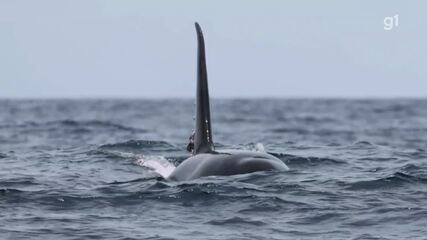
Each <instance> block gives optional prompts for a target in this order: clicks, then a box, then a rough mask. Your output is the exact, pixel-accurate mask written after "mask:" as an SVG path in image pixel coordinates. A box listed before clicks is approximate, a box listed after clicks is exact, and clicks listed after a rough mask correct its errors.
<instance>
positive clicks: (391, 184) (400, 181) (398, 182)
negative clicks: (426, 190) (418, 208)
mask: <svg viewBox="0 0 427 240" xmlns="http://www.w3.org/2000/svg"><path fill="white" fill-rule="evenodd" d="M416 183H421V184H427V179H426V178H422V177H418V176H414V175H410V174H406V173H403V172H395V173H393V174H392V175H391V176H388V177H383V178H379V179H375V180H366V181H358V182H353V183H350V184H347V187H345V189H346V190H353V191H360V190H377V189H389V188H396V187H402V186H406V185H407V184H416Z"/></svg>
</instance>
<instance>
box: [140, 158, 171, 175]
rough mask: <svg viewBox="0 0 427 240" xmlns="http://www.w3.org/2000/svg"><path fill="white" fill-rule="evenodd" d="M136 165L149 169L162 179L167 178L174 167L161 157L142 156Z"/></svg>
mask: <svg viewBox="0 0 427 240" xmlns="http://www.w3.org/2000/svg"><path fill="white" fill-rule="evenodd" d="M136 164H138V165H139V166H142V167H146V168H148V169H151V170H152V171H154V172H156V173H158V174H160V176H162V177H163V178H165V179H166V178H168V177H169V175H171V173H172V172H173V170H175V165H173V164H172V163H170V162H169V161H168V160H167V159H166V158H165V157H163V156H143V157H142V158H140V159H138V160H136Z"/></svg>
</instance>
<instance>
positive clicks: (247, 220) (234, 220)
mask: <svg viewBox="0 0 427 240" xmlns="http://www.w3.org/2000/svg"><path fill="white" fill-rule="evenodd" d="M206 224H211V225H219V226H221V225H236V224H238V225H241V224H243V225H253V226H263V225H267V223H265V222H264V221H260V220H251V219H250V218H249V217H245V218H241V217H230V218H226V219H218V220H210V221H208V222H206Z"/></svg>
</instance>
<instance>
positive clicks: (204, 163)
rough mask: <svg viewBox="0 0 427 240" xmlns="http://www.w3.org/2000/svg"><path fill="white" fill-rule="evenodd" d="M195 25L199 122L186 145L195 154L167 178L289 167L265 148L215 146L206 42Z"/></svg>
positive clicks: (179, 179) (197, 119) (186, 178)
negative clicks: (253, 149)
mask: <svg viewBox="0 0 427 240" xmlns="http://www.w3.org/2000/svg"><path fill="white" fill-rule="evenodd" d="M195 26H196V33H197V42H198V53H197V90H196V118H195V121H196V126H195V131H194V132H193V135H192V136H191V137H190V143H189V145H188V146H187V150H189V151H191V152H192V156H191V157H189V158H187V159H186V160H184V161H183V162H182V163H181V164H179V165H178V166H177V167H176V168H175V169H174V170H173V171H172V173H171V174H170V175H169V176H168V177H167V179H168V180H175V181H187V180H193V179H197V178H200V177H206V176H229V175H236V174H245V173H252V172H258V171H286V170H289V168H288V167H287V166H286V164H285V163H283V162H282V161H281V160H280V159H278V158H276V157H274V156H272V155H270V154H268V153H265V152H254V151H239V150H233V151H216V150H215V147H214V143H213V139H212V128H211V117H210V105H209V90H208V74H207V70H206V56H205V42H204V39H203V33H202V29H201V28H200V25H199V24H198V23H197V22H196V23H195Z"/></svg>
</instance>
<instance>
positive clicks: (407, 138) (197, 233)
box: [0, 99, 427, 239]
mask: <svg viewBox="0 0 427 240" xmlns="http://www.w3.org/2000/svg"><path fill="white" fill-rule="evenodd" d="M193 108H194V105H193V101H192V100H74V101H71V100H35V101H30V100H28V101H27V100H26V101H22V100H21V101H17V100H0V238H1V239H24V238H35V239H144V238H145V239H427V227H426V226H427V152H426V150H427V100H403V99H396V100H213V101H212V117H213V126H212V127H213V134H214V135H213V138H214V141H215V142H216V143H217V146H218V148H236V149H249V150H251V149H253V148H254V146H256V145H259V143H262V145H263V146H264V148H265V150H266V151H267V152H270V153H272V154H274V155H276V156H277V157H279V158H280V159H282V160H283V161H284V162H285V163H286V164H287V165H288V166H289V167H290V169H291V170H290V171H289V172H284V173H254V174H247V175H240V176H232V177H208V178H204V179H198V180H195V181H190V182H167V181H164V180H162V178H161V177H159V175H158V174H157V173H155V172H153V171H151V170H150V169H147V168H145V167H142V166H141V165H140V164H138V161H139V160H140V159H159V160H160V159H167V160H168V161H169V162H171V163H173V164H175V165H177V164H179V163H180V162H181V161H183V160H184V159H185V158H186V157H187V156H188V154H187V153H186V152H185V146H186V143H187V137H188V136H189V134H190V133H191V130H192V127H193V119H192V116H193Z"/></svg>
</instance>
